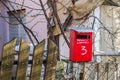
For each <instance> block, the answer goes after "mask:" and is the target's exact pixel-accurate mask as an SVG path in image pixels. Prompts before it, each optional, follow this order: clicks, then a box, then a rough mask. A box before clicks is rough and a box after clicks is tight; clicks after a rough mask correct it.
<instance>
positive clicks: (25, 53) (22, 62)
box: [16, 40, 30, 80]
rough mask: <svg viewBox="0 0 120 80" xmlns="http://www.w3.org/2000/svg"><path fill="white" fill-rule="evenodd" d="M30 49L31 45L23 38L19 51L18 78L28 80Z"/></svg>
mask: <svg viewBox="0 0 120 80" xmlns="http://www.w3.org/2000/svg"><path fill="white" fill-rule="evenodd" d="M29 51H30V47H29V45H28V44H27V43H26V42H24V41H23V40H21V43H20V50H19V52H18V67H17V75H16V80H26V72H27V67H28V66H27V65H28V57H29Z"/></svg>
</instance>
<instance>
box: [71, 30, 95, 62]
mask: <svg viewBox="0 0 120 80" xmlns="http://www.w3.org/2000/svg"><path fill="white" fill-rule="evenodd" d="M92 39H93V30H92V29H89V28H71V29H70V60H71V61H73V62H87V61H91V60H92Z"/></svg>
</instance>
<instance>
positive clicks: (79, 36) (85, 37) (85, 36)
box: [76, 35, 90, 39]
mask: <svg viewBox="0 0 120 80" xmlns="http://www.w3.org/2000/svg"><path fill="white" fill-rule="evenodd" d="M76 37H77V39H90V35H77V36H76Z"/></svg>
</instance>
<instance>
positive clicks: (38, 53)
mask: <svg viewBox="0 0 120 80" xmlns="http://www.w3.org/2000/svg"><path fill="white" fill-rule="evenodd" d="M44 46H45V40H43V41H42V42H41V43H39V44H38V45H37V46H36V47H35V49H34V53H33V60H32V68H31V75H30V80H40V75H41V69H42V63H43V53H44Z"/></svg>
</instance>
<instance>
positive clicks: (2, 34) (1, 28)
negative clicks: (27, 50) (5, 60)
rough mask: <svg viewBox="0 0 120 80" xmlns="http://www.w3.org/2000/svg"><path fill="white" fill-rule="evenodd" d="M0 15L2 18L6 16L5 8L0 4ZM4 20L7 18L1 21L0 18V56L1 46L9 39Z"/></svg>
mask: <svg viewBox="0 0 120 80" xmlns="http://www.w3.org/2000/svg"><path fill="white" fill-rule="evenodd" d="M0 14H1V15H2V16H7V13H6V8H5V7H4V6H3V5H2V4H1V3H0ZM1 15H0V16H1ZM5 20H7V18H5V19H3V18H1V17H0V56H1V52H2V46H3V45H4V44H5V43H6V42H7V41H8V38H9V35H8V29H9V28H8V24H7V22H6V21H5ZM0 59H1V57H0Z"/></svg>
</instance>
